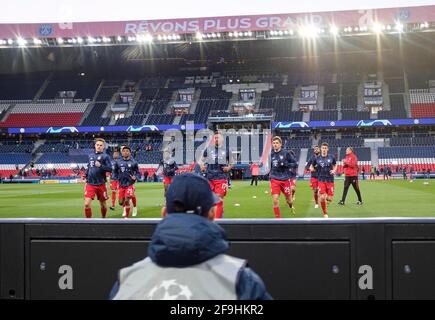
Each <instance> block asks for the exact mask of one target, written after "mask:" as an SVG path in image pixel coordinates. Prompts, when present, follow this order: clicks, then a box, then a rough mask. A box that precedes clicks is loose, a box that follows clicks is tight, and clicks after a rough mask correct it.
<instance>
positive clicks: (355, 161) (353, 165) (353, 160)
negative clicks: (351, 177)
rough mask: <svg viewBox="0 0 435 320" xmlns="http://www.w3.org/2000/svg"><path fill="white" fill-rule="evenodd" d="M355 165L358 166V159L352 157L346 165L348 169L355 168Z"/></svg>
mask: <svg viewBox="0 0 435 320" xmlns="http://www.w3.org/2000/svg"><path fill="white" fill-rule="evenodd" d="M357 165H358V159H357V157H356V156H354V157H352V159H351V160H350V161H349V163H348V164H347V166H348V167H350V168H356V167H357Z"/></svg>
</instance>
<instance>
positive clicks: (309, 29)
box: [299, 25, 319, 38]
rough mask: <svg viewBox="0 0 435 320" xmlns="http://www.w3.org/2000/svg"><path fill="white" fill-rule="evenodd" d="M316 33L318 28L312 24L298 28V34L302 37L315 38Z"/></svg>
mask: <svg viewBox="0 0 435 320" xmlns="http://www.w3.org/2000/svg"><path fill="white" fill-rule="evenodd" d="M318 33H319V29H318V28H316V27H315V26H312V25H309V26H304V27H301V28H300V29H299V34H300V35H301V37H303V38H315V37H316V36H317V34H318Z"/></svg>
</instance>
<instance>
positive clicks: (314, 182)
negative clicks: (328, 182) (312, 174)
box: [310, 178, 319, 189]
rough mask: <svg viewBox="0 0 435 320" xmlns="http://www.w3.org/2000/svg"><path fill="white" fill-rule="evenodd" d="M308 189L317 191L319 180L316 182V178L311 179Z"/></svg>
mask: <svg viewBox="0 0 435 320" xmlns="http://www.w3.org/2000/svg"><path fill="white" fill-rule="evenodd" d="M310 187H311V189H317V188H318V187H319V180H317V178H311V179H310Z"/></svg>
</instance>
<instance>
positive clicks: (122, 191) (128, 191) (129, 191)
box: [118, 184, 136, 199]
mask: <svg viewBox="0 0 435 320" xmlns="http://www.w3.org/2000/svg"><path fill="white" fill-rule="evenodd" d="M135 190H136V189H135V188H134V184H132V185H131V186H128V187H119V195H118V197H119V199H124V198H133V196H134V191H135Z"/></svg>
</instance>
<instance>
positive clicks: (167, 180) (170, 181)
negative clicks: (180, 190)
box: [163, 177, 172, 184]
mask: <svg viewBox="0 0 435 320" xmlns="http://www.w3.org/2000/svg"><path fill="white" fill-rule="evenodd" d="M163 183H164V184H171V183H172V177H164V178H163Z"/></svg>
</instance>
